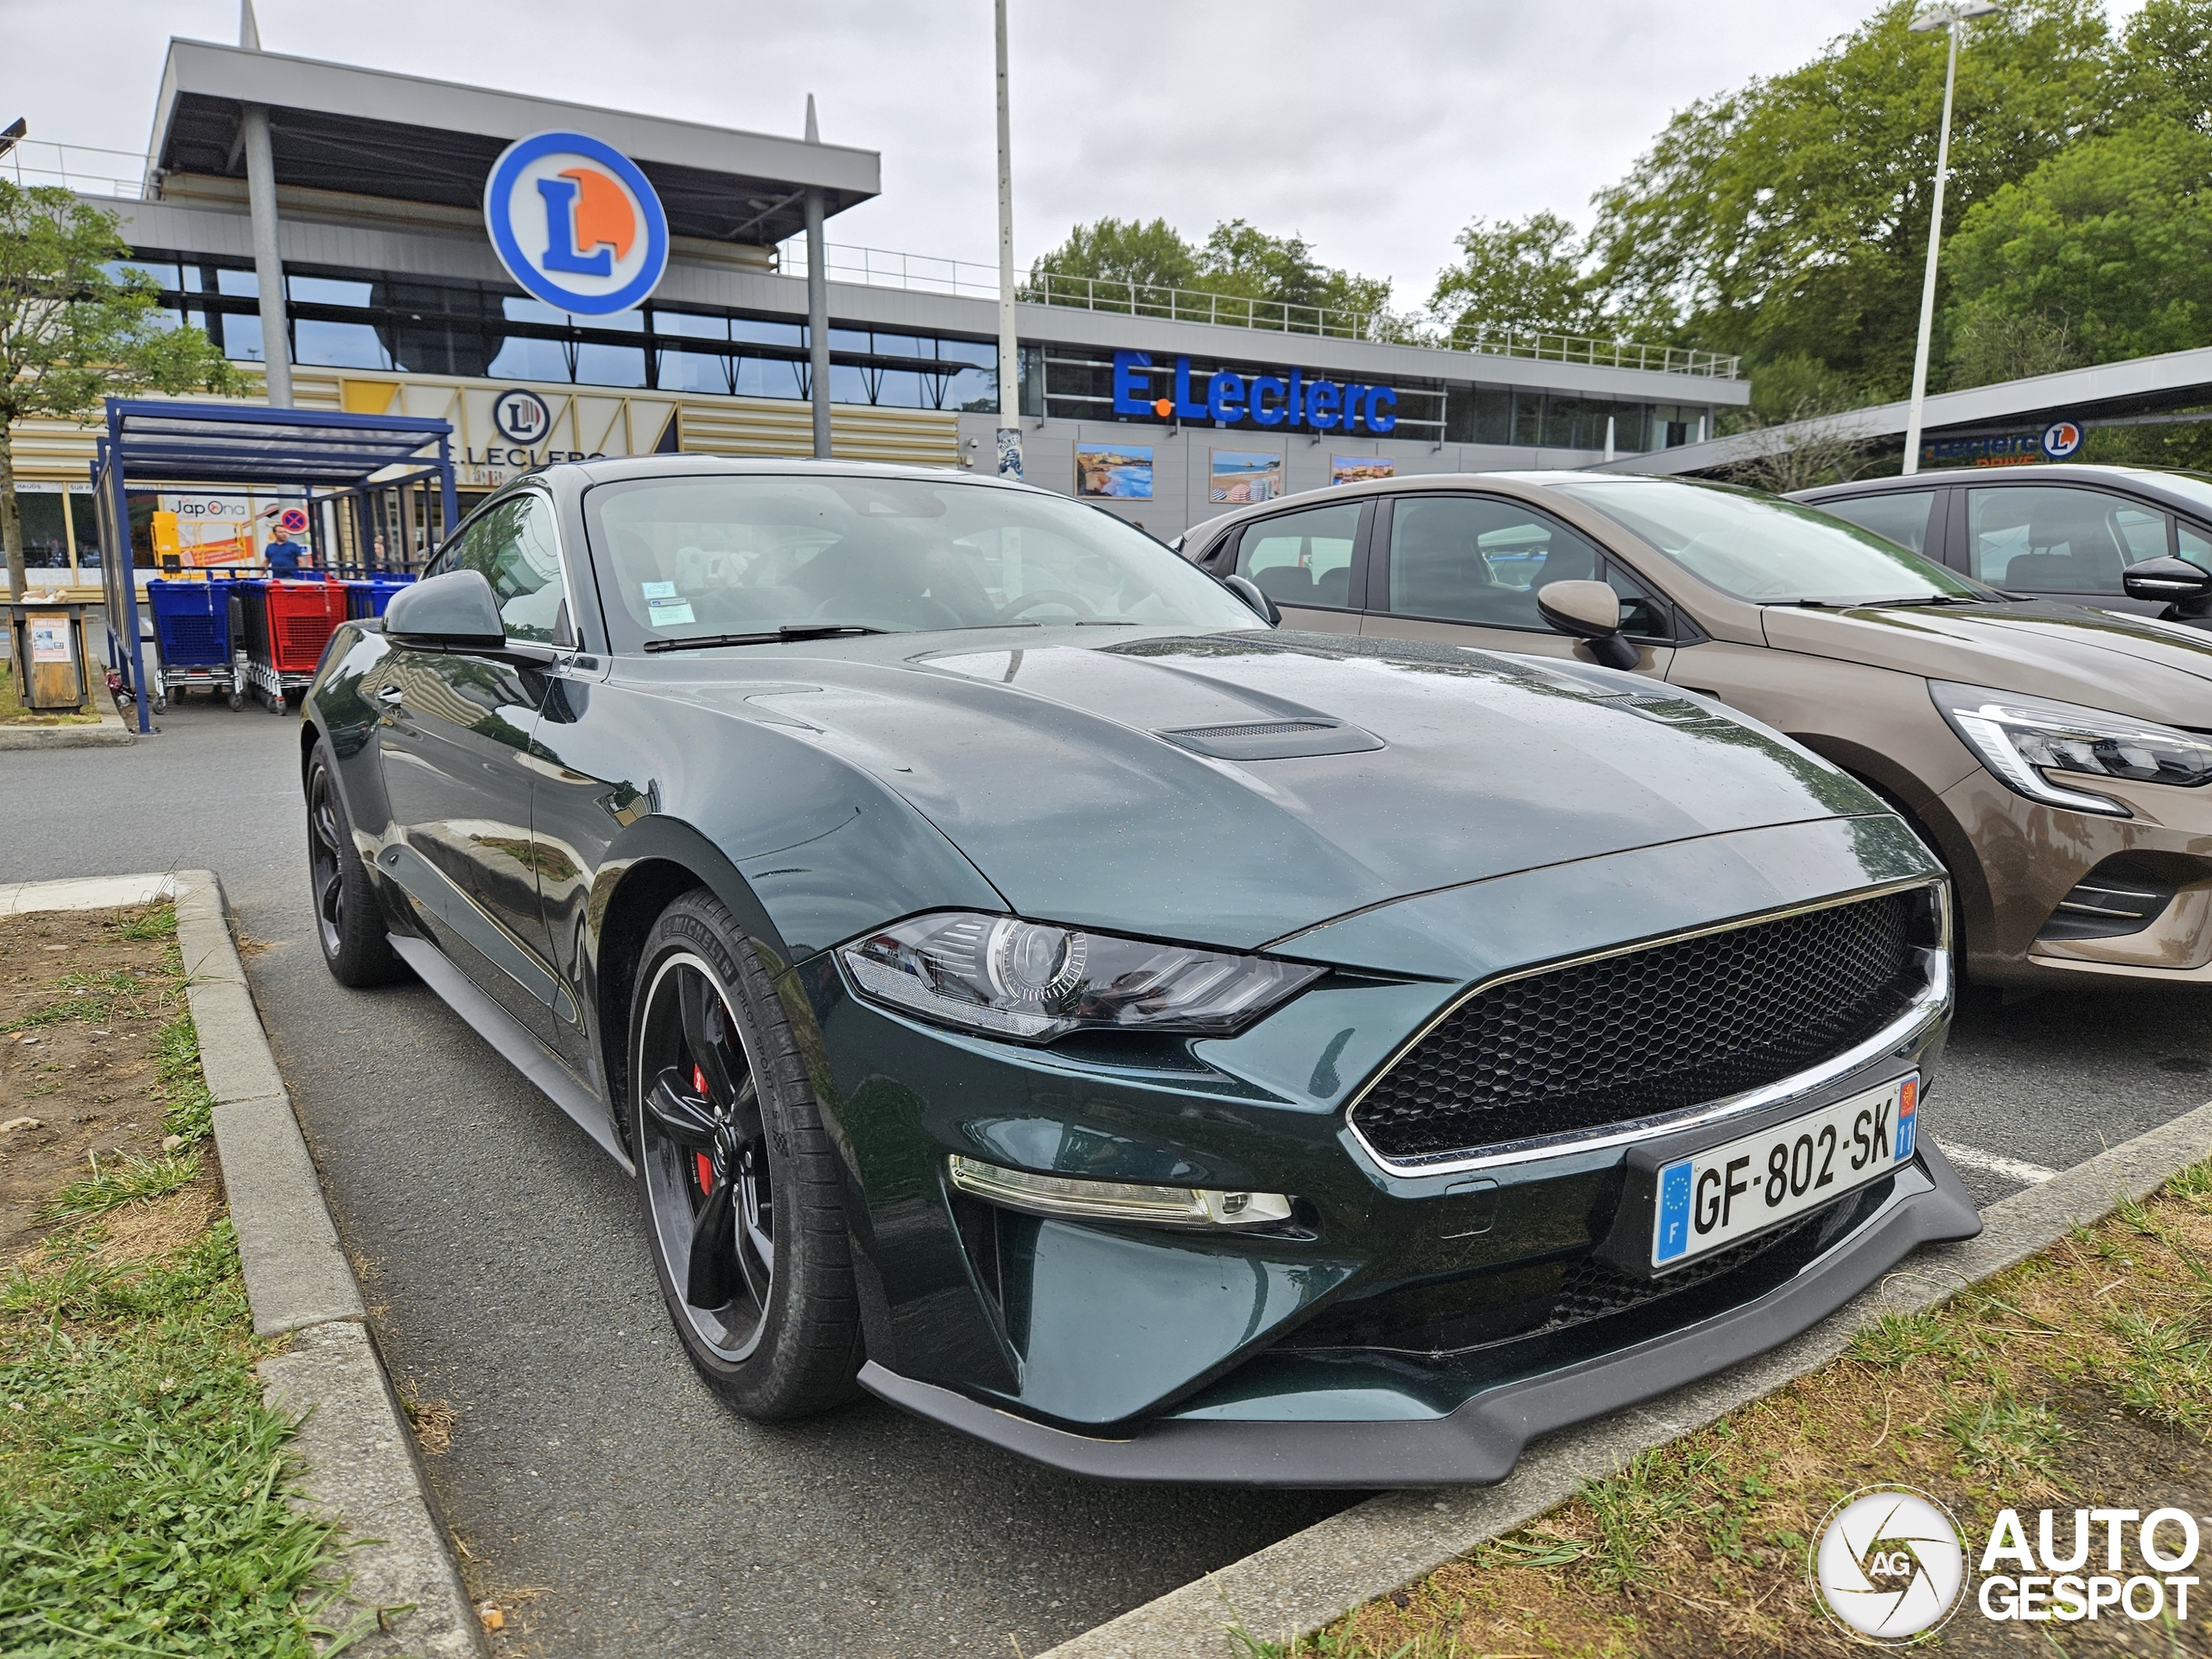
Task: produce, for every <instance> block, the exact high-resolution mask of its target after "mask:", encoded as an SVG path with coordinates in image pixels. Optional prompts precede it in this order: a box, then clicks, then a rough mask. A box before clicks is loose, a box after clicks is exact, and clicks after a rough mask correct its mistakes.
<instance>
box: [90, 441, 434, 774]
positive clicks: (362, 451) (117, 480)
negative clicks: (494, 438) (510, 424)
mask: <svg viewBox="0 0 2212 1659" xmlns="http://www.w3.org/2000/svg"><path fill="white" fill-rule="evenodd" d="M452 439H453V425H452V423H450V422H448V421H443V420H439V419H436V418H434V417H429V416H419V415H346V414H337V413H325V412H324V411H322V410H310V409H271V408H266V407H263V406H259V405H256V404H188V403H164V402H161V401H158V400H156V399H153V398H133V397H111V398H109V399H108V400H107V435H106V436H105V437H104V438H101V439H100V440H99V459H98V460H96V461H94V462H93V463H92V489H93V499H94V501H95V502H96V503H97V505H98V511H99V516H100V549H101V552H102V555H103V556H102V558H101V560H100V584H101V586H102V588H104V589H105V594H106V600H107V617H108V626H107V635H108V661H109V663H110V664H111V665H113V666H115V667H117V668H118V669H119V668H120V667H121V665H122V662H123V658H124V655H125V654H126V653H127V654H128V655H129V657H130V683H131V686H132V688H133V689H134V690H136V691H137V695H138V729H139V730H140V731H141V732H150V731H151V730H152V729H153V714H152V709H151V706H150V705H151V698H150V696H149V693H148V690H147V684H146V653H145V647H144V645H143V643H142V642H141V641H140V639H139V637H138V578H137V571H136V569H135V563H136V562H135V561H134V559H133V557H132V556H131V551H130V486H132V485H143V484H187V485H198V486H216V485H223V484H254V485H259V486H263V487H264V488H270V489H276V490H285V489H294V490H302V491H305V492H306V493H308V497H309V499H310V500H311V501H312V500H313V499H315V498H314V492H315V490H316V489H318V488H320V489H322V490H324V491H326V492H328V493H327V494H325V495H324V496H323V497H321V501H322V503H323V504H325V505H329V504H332V503H334V500H335V499H338V498H340V497H345V496H353V497H356V498H359V497H361V496H364V495H365V494H366V493H368V492H370V491H372V490H378V489H385V488H388V487H390V486H393V485H397V484H412V483H415V482H417V481H420V480H432V479H434V480H436V482H437V485H438V489H439V497H440V511H439V522H440V524H442V526H443V527H444V530H445V531H447V532H448V533H450V532H451V531H452V529H453V526H454V520H455V513H454V507H455V503H454V477H453V443H452ZM426 451H427V452H428V453H427V454H426V453H425V452H426ZM323 557H324V558H325V560H326V562H327V554H326V555H323ZM118 627H119V628H120V630H121V632H120V633H119V634H118Z"/></svg>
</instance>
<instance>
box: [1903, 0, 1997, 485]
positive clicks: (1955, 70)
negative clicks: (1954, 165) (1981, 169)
mask: <svg viewBox="0 0 2212 1659" xmlns="http://www.w3.org/2000/svg"><path fill="white" fill-rule="evenodd" d="M2001 10H2003V8H2002V7H2000V6H1995V5H1992V4H1991V3H1989V0H1952V3H1950V4H1948V5H1938V6H1933V7H1930V8H1929V10H1926V11H1923V12H1922V13H1921V14H1920V16H1917V17H1916V18H1914V19H1913V20H1912V22H1911V24H1910V28H1911V29H1912V31H1913V33H1915V34H1916V35H1929V34H1933V33H1934V32H1935V31H1936V30H1937V29H1942V30H1943V31H1944V32H1945V33H1947V34H1948V35H1949V36H1950V55H1949V57H1948V60H1946V61H1945V63H1944V66H1943V125H1942V130H1941V132H1940V133H1939V135H1938V136H1937V137H1936V203H1935V206H1934V207H1932V208H1931V209H1930V210H1929V215H1928V269H1927V271H1926V273H1925V274H1924V275H1923V277H1922V278H1921V283H1920V342H1919V344H1918V345H1917V346H1916V347H1915V348H1914V350H1913V353H1912V407H1911V409H1910V412H1909V413H1908V414H1907V415H1906V416H1905V423H1904V472H1905V475H1906V476H1907V477H1908V478H1909V477H1910V476H1911V475H1912V474H1915V473H1916V472H1918V471H1919V470H1920V417H1921V412H1922V410H1923V407H1924V405H1925V404H1926V403H1927V401H1928V342H1929V335H1930V334H1931V333H1932V332H1933V331H1934V328H1935V325H1936V251H1937V249H1938V247H1939V245H1941V243H1942V237H1943V181H1944V180H1945V179H1946V178H1947V177H1948V176H1949V174H1950V168H1951V92H1952V89H1953V88H1954V87H1955V86H1956V85H1957V82H1958V78H1959V39H1960V36H1961V35H1963V34H1965V32H1966V26H1967V19H1968V18H1969V17H1986V16H1989V15H1990V14H1991V13H1993V12H1996V11H2001Z"/></svg>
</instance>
